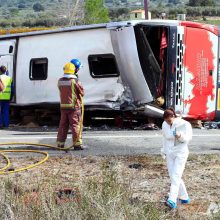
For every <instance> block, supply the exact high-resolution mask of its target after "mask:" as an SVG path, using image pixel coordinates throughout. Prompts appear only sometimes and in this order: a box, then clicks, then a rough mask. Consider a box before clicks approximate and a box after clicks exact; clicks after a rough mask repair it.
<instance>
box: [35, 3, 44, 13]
mask: <svg viewBox="0 0 220 220" xmlns="http://www.w3.org/2000/svg"><path fill="white" fill-rule="evenodd" d="M33 9H34V11H35V12H39V11H44V6H43V5H41V4H40V3H39V2H37V3H35V4H34V5H33Z"/></svg>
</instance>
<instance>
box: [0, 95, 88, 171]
mask: <svg viewBox="0 0 220 220" xmlns="http://www.w3.org/2000/svg"><path fill="white" fill-rule="evenodd" d="M80 99H81V105H82V108H81V111H82V115H81V120H80V128H79V129H80V130H79V131H80V132H79V135H82V126H83V118H84V102H83V98H82V97H81V96H80ZM12 145H18V146H20V145H26V146H27V145H28V146H35V147H47V148H51V149H56V150H61V151H65V152H67V151H69V150H70V149H71V148H72V147H73V146H72V145H71V146H69V147H64V148H60V147H56V146H53V145H49V144H38V143H28V142H7V143H0V146H12ZM5 153H37V154H42V155H44V158H43V159H41V160H40V161H39V162H37V163H35V164H31V165H29V166H26V167H22V168H18V169H15V170H7V169H8V168H9V167H10V166H11V161H10V159H9V157H8V156H7V155H5ZM0 156H2V158H3V159H4V160H5V162H6V165H5V166H4V167H3V168H0V175H4V174H9V173H17V172H21V171H24V170H28V169H32V168H34V167H36V166H39V165H40V164H43V163H44V162H46V161H47V160H48V158H49V154H48V152H45V151H39V150H14V149H12V150H0ZM6 170H7V171H6Z"/></svg>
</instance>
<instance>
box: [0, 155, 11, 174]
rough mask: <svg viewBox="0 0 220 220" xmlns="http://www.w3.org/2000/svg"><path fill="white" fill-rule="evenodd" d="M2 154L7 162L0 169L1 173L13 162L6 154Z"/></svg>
mask: <svg viewBox="0 0 220 220" xmlns="http://www.w3.org/2000/svg"><path fill="white" fill-rule="evenodd" d="M0 155H1V156H2V157H3V158H4V159H5V161H6V163H7V164H6V165H5V166H4V167H3V168H1V169H0V173H1V172H2V171H4V170H6V169H7V168H8V167H9V166H10V165H11V162H10V160H9V158H8V157H7V156H6V155H4V154H3V153H0Z"/></svg>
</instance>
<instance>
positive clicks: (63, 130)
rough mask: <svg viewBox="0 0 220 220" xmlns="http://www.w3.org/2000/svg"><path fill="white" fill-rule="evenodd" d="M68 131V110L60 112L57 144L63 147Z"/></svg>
mask: <svg viewBox="0 0 220 220" xmlns="http://www.w3.org/2000/svg"><path fill="white" fill-rule="evenodd" d="M68 130H69V118H68V110H61V118H60V123H59V129H58V134H57V144H58V145H64V144H65V141H66V138H67V133H68Z"/></svg>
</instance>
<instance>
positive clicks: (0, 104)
mask: <svg viewBox="0 0 220 220" xmlns="http://www.w3.org/2000/svg"><path fill="white" fill-rule="evenodd" d="M9 103H10V101H0V126H3V127H8V126H9V123H10V119H9Z"/></svg>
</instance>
